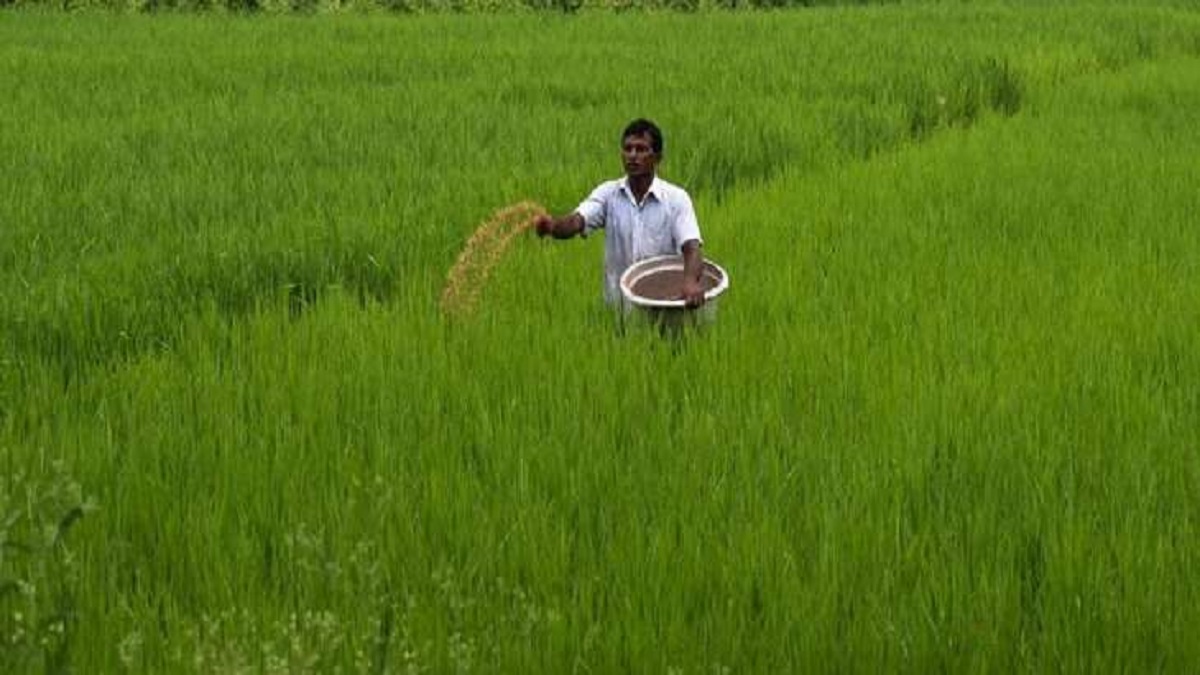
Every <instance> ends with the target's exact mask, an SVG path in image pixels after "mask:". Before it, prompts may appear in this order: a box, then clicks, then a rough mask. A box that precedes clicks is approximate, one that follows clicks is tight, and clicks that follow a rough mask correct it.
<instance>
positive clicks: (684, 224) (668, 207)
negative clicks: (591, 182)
mask: <svg viewBox="0 0 1200 675" xmlns="http://www.w3.org/2000/svg"><path fill="white" fill-rule="evenodd" d="M575 212H576V213H578V214H579V215H581V216H583V235H584V236H587V235H588V234H590V233H591V232H592V231H593V230H596V229H598V228H604V300H605V302H607V303H609V304H610V305H616V304H620V302H621V288H620V282H621V274H622V273H623V272H624V271H625V269H626V268H627V267H629V266H630V265H632V264H633V263H635V262H637V261H639V260H644V259H646V258H651V257H654V256H656V255H668V254H672V253H681V252H682V249H683V244H684V243H685V242H687V241H690V240H692V239H695V240H696V241H697V242H700V243H703V242H701V240H700V225H699V224H698V223H697V222H696V210H695V209H694V208H693V207H692V198H691V197H690V196H688V193H687V191H685V190H684V189H683V188H681V187H679V186H678V185H674V184H672V183H668V182H667V181H665V180H662V179H660V178H658V177H657V176H656V177H655V178H654V181H653V182H651V183H650V189H649V190H647V191H646V196H645V197H643V198H642V202H641V203H640V204H639V203H637V202H636V201H635V200H634V197H633V192H632V191H631V190H630V189H629V179H628V178H627V177H626V178H620V179H617V180H610V181H608V182H605V183H601V184H600V186H599V187H597V188H596V189H595V190H592V194H590V195H588V198H587V199H585V200H583V202H582V203H581V204H580V205H579V208H577V209H575Z"/></svg>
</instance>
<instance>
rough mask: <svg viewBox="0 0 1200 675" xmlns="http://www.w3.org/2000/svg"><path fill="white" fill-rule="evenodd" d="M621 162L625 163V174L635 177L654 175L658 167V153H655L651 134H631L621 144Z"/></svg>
mask: <svg viewBox="0 0 1200 675" xmlns="http://www.w3.org/2000/svg"><path fill="white" fill-rule="evenodd" d="M621 160H622V161H623V162H624V163H625V174H626V175H628V176H629V177H630V178H633V177H635V176H646V175H650V176H653V175H654V170H655V168H656V167H657V166H658V153H656V152H654V146H653V145H651V140H650V135H649V134H631V135H629V136H626V137H625V140H624V141H622V142H621Z"/></svg>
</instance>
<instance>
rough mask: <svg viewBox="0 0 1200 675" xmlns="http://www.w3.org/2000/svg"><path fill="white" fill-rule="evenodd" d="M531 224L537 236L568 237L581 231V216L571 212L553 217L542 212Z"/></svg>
mask: <svg viewBox="0 0 1200 675" xmlns="http://www.w3.org/2000/svg"><path fill="white" fill-rule="evenodd" d="M533 226H534V228H535V229H536V230H537V234H538V236H539V237H546V236H550V237H554V238H555V239H570V238H571V237H574V236H575V235H577V234H579V233H580V232H583V216H581V215H579V214H578V213H572V214H570V215H566V216H560V217H558V218H555V217H553V216H550V215H548V214H542V215H540V216H538V217H537V218H535V219H534V221H533Z"/></svg>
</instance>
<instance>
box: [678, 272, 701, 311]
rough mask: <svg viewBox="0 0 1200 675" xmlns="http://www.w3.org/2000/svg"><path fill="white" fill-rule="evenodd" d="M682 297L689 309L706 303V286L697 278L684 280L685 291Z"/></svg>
mask: <svg viewBox="0 0 1200 675" xmlns="http://www.w3.org/2000/svg"><path fill="white" fill-rule="evenodd" d="M680 297H681V298H683V304H684V305H685V306H686V307H687V308H688V309H695V308H697V307H699V306H701V305H703V304H704V299H705V298H704V287H703V286H702V285H700V282H699V281H697V280H696V279H687V280H686V281H684V282H683V293H681V294H680Z"/></svg>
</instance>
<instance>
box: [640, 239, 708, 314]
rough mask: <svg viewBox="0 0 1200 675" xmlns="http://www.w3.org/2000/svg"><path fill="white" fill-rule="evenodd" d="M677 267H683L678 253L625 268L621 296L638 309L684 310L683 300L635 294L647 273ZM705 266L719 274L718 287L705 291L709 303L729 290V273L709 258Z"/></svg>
mask: <svg viewBox="0 0 1200 675" xmlns="http://www.w3.org/2000/svg"><path fill="white" fill-rule="evenodd" d="M663 263H676V264H675V265H670V266H667V265H663ZM676 266H677V267H680V268H682V266H683V256H682V255H679V254H677V253H671V254H667V255H658V256H654V257H651V258H646V259H644V260H639V261H637V262H635V263H633V264H632V265H630V266H629V267H627V268H625V271H624V272H622V273H621V281H620V287H621V295H622V296H623V297H624V298H625V300H626V301H627V302H629V303H632V304H634V305H637V306H638V307H648V308H651V309H683V308H684V307H685V306H686V305H685V303H684V301H683V300H682V299H680V300H658V299H655V298H647V297H644V296H641V295H637V294H636V293H634V292H633V286H634V284H635V283H636V282H637V281H638V280H639V279H641V278H642V276H643V275H644V274H645V273H646V272H647V271H649V270H652V269H661V268H663V267H666V268H667V269H670V268H671V267H676ZM704 266H705V267H706V268H711V269H713V270H716V272H717V285H716V286H714V287H713V288H710V289H709V290H707V291H705V293H704V299H705V301H706V302H707V301H712V300H714V299H716V298H717V297H718V296H720V295H721V294H722V293H724V292H725V291H726V289H728V288H729V273H728V272H726V271H725V268H724V267H721V266H720V265H718V264H717V263H716V262H714V261H713V260H711V259H709V258H705V259H704Z"/></svg>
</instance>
